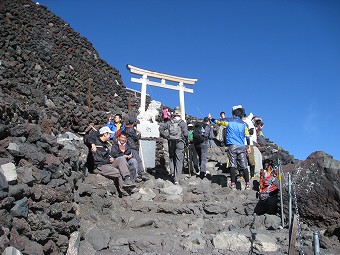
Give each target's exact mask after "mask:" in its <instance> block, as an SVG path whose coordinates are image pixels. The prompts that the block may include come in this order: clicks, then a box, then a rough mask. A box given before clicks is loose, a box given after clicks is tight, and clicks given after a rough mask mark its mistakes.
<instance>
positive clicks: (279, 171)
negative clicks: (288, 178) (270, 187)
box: [277, 159, 285, 228]
mask: <svg viewBox="0 0 340 255" xmlns="http://www.w3.org/2000/svg"><path fill="white" fill-rule="evenodd" d="M277 163H278V166H279V167H278V179H279V185H280V188H279V190H280V205H281V223H282V227H283V228H284V227H285V220H284V214H283V198H282V176H281V162H280V159H277Z"/></svg>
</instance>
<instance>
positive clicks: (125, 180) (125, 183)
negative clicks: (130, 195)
mask: <svg viewBox="0 0 340 255" xmlns="http://www.w3.org/2000/svg"><path fill="white" fill-rule="evenodd" d="M133 185H134V184H133V182H132V181H131V178H130V176H126V177H125V178H124V186H125V187H128V186H133Z"/></svg>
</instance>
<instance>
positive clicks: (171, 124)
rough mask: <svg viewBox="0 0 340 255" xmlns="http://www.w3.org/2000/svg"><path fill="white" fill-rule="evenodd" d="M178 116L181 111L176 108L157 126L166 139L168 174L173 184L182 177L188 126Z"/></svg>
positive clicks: (177, 182)
mask: <svg viewBox="0 0 340 255" xmlns="http://www.w3.org/2000/svg"><path fill="white" fill-rule="evenodd" d="M180 116H181V112H180V111H179V110H178V108H176V110H175V112H174V117H173V118H172V119H171V120H170V121H168V122H165V123H161V125H160V126H159V132H160V135H161V136H162V137H163V138H166V139H167V140H168V144H169V147H168V148H169V158H170V175H171V176H173V177H174V183H175V184H179V182H180V181H181V179H182V171H183V163H184V148H185V145H186V143H187V141H188V127H187V124H186V123H185V122H184V121H183V120H182V119H181V117H180Z"/></svg>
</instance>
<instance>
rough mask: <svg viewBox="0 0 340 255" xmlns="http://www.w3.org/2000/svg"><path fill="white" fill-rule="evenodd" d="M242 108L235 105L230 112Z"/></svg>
mask: <svg viewBox="0 0 340 255" xmlns="http://www.w3.org/2000/svg"><path fill="white" fill-rule="evenodd" d="M239 108H243V107H242V105H240V104H239V105H235V106H233V107H232V110H233V111H235V110H236V109H239Z"/></svg>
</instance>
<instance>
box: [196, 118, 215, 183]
mask: <svg viewBox="0 0 340 255" xmlns="http://www.w3.org/2000/svg"><path fill="white" fill-rule="evenodd" d="M202 127H203V128H204V132H203V133H202V136H203V137H204V139H203V140H200V139H199V140H196V139H195V138H196V137H195V136H194V145H195V149H196V152H197V155H198V158H199V164H200V178H202V179H203V178H204V177H205V176H206V172H207V170H206V169H207V166H206V165H207V158H208V150H209V148H210V147H211V140H212V139H213V136H214V134H213V129H212V128H211V126H210V119H209V118H208V117H205V118H204V119H203V126H202ZM195 168H196V169H197V166H195Z"/></svg>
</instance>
